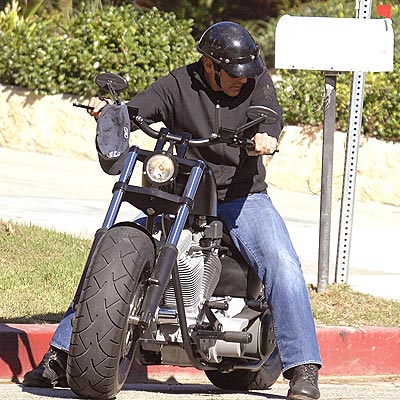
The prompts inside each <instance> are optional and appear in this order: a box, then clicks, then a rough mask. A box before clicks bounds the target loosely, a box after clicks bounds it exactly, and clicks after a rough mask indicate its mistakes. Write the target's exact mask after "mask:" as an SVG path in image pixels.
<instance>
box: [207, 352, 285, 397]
mask: <svg viewBox="0 0 400 400" xmlns="http://www.w3.org/2000/svg"><path fill="white" fill-rule="evenodd" d="M205 373H206V375H207V378H208V379H209V380H210V382H211V383H212V384H213V385H215V386H217V387H219V388H221V389H225V390H264V389H268V388H269V387H271V386H272V385H273V384H274V383H275V382H276V380H277V379H278V378H279V375H280V374H281V362H280V359H279V353H278V350H277V349H276V348H275V350H274V351H273V352H272V354H271V356H270V357H269V358H268V360H267V361H266V362H265V363H264V365H263V366H262V367H261V369H259V370H258V371H247V370H236V371H232V372H227V373H222V372H220V371H214V370H207V371H205Z"/></svg>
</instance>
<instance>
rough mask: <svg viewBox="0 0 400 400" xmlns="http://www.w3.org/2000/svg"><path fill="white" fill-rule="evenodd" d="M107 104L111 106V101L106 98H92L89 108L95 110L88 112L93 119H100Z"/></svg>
mask: <svg viewBox="0 0 400 400" xmlns="http://www.w3.org/2000/svg"><path fill="white" fill-rule="evenodd" d="M107 104H110V101H109V100H108V99H106V98H105V97H92V98H91V99H90V101H89V106H91V107H93V110H88V113H89V114H90V115H91V116H92V117H95V118H99V117H100V114H101V110H102V109H103V107H104V106H105V105H107Z"/></svg>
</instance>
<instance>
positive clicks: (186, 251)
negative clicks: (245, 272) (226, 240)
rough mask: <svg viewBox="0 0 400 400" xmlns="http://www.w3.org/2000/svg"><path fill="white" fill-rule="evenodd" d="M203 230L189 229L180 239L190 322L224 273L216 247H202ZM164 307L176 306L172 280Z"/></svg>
mask: <svg viewBox="0 0 400 400" xmlns="http://www.w3.org/2000/svg"><path fill="white" fill-rule="evenodd" d="M203 237H204V233H203V232H194V233H193V232H191V231H190V230H189V229H185V230H184V231H183V232H182V235H181V237H180V240H179V242H178V246H177V247H178V271H179V278H180V283H181V288H182V297H183V303H184V305H185V311H186V316H187V319H188V324H190V320H193V322H194V320H195V319H196V316H197V314H198V311H199V307H200V305H201V304H202V303H203V302H204V301H206V300H208V299H209V298H210V297H211V295H212V294H213V292H214V290H215V288H216V286H217V284H218V280H219V277H220V274H221V268H222V265H221V261H220V260H219V258H218V255H217V251H218V250H217V249H216V248H214V249H213V248H212V247H211V248H210V247H208V248H207V249H205V248H202V247H201V245H200V239H202V238H203ZM161 307H165V308H176V299H175V292H174V287H173V283H172V281H170V282H169V283H168V286H167V288H166V290H165V292H164V301H163V304H162V306H161Z"/></svg>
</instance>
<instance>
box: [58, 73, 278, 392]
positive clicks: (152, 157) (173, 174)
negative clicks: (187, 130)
mask: <svg viewBox="0 0 400 400" xmlns="http://www.w3.org/2000/svg"><path fill="white" fill-rule="evenodd" d="M96 82H97V84H98V85H99V86H100V87H101V88H103V89H108V90H109V91H110V93H111V95H112V96H113V98H114V102H115V104H116V105H117V106H125V105H121V102H120V101H119V99H118V94H117V93H118V92H120V91H121V90H123V89H124V88H125V87H126V86H127V83H126V80H125V79H124V78H122V77H121V76H119V75H115V74H111V73H104V74H99V75H98V76H97V77H96ZM74 105H77V106H79V107H85V108H88V106H83V105H79V104H74ZM125 107H126V106H125ZM247 116H248V119H249V122H248V123H246V124H245V125H243V126H241V127H238V128H237V129H236V130H229V129H223V128H221V129H220V130H219V132H216V133H211V134H210V137H209V138H207V139H204V138H202V139H195V138H192V137H191V135H190V134H184V135H177V134H174V133H172V132H169V131H168V130H167V129H166V128H161V129H160V131H159V132H157V131H155V130H153V129H152V128H151V127H150V126H149V125H148V124H147V123H146V122H145V121H144V120H143V118H142V117H141V116H140V115H138V110H137V109H133V108H129V118H130V120H131V122H132V123H133V125H134V126H135V127H136V128H139V129H141V130H142V131H143V132H145V133H146V134H147V135H149V136H150V137H152V138H154V139H156V145H155V148H154V150H152V151H150V150H144V149H141V148H139V147H138V146H135V145H133V146H131V147H130V148H129V152H128V155H127V157H126V160H125V163H124V167H123V170H122V173H121V175H120V177H119V180H118V181H117V182H116V183H115V185H114V189H113V196H112V200H111V203H110V206H109V208H108V211H107V214H106V217H105V219H104V222H103V225H102V227H101V228H100V229H99V230H98V231H97V232H96V235H95V239H94V241H93V245H92V249H91V251H90V254H89V257H88V261H87V263H86V267H85V272H84V274H83V278H82V280H81V283H80V288H79V289H78V291H77V294H78V293H79V295H78V297H77V298H76V299H75V307H74V309H75V317H74V319H73V332H72V337H71V343H70V350H69V354H68V363H67V370H66V372H67V380H68V384H69V386H70V387H71V389H72V390H73V391H74V392H75V393H76V394H77V395H78V396H79V397H81V398H93V399H111V398H114V397H115V396H116V395H117V393H118V392H119V391H120V389H121V387H122V385H123V384H124V382H125V380H126V379H127V376H128V373H129V370H130V368H131V365H132V362H133V361H135V362H137V363H139V364H141V365H175V366H181V367H195V368H197V369H200V370H204V371H205V374H206V375H207V377H208V379H209V380H210V381H211V382H212V383H213V384H214V385H215V386H217V387H220V388H223V389H227V390H250V389H266V388H268V387H270V386H271V385H272V384H273V383H274V382H275V381H276V380H277V378H278V377H279V375H280V372H281V366H280V360H279V354H278V351H277V347H276V344H275V340H274V339H275V336H274V330H273V324H272V317H271V314H270V311H269V309H268V306H267V303H266V300H265V298H264V296H263V285H262V283H261V281H260V280H259V278H258V276H257V275H256V273H255V272H254V271H253V270H252V268H250V267H249V266H248V265H247V263H246V261H245V260H244V259H243V257H242V256H241V255H240V253H239V252H238V250H237V249H236V248H235V246H234V245H233V243H232V242H231V240H230V237H229V234H228V233H227V232H226V231H225V229H224V226H223V223H222V221H220V220H218V218H217V212H216V211H217V190H216V182H215V178H214V175H213V173H212V171H211V169H209V168H208V167H207V165H206V164H205V163H204V162H203V161H201V160H192V159H188V158H186V157H185V155H186V151H187V149H188V148H189V147H191V146H193V147H196V146H212V145H214V144H217V143H226V144H227V145H229V146H240V147H245V148H250V149H251V148H252V147H253V146H254V142H253V141H252V140H250V139H247V138H245V137H243V136H242V133H243V131H245V130H246V129H248V128H249V127H251V126H254V125H256V124H258V123H261V122H263V123H274V122H276V119H277V115H276V113H275V112H274V111H273V110H271V109H269V108H267V107H258V106H251V107H249V109H248V110H247ZM100 118H101V117H100ZM138 165H142V168H143V172H142V176H143V182H142V185H141V186H135V185H131V184H130V179H131V176H132V173H133V170H134V168H135V167H137V166H138ZM123 202H127V203H129V204H131V205H132V206H134V207H136V208H137V209H140V210H141V211H142V212H143V213H144V214H145V216H146V218H144V219H145V223H138V222H132V221H127V222H118V223H116V219H117V216H118V212H119V210H120V206H121V204H122V203H123Z"/></svg>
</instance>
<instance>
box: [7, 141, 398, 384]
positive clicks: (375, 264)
mask: <svg viewBox="0 0 400 400" xmlns="http://www.w3.org/2000/svg"><path fill="white" fill-rule="evenodd" d="M116 179H117V177H115V176H108V175H106V174H104V173H103V172H102V171H101V168H100V166H99V164H98V163H97V162H95V161H89V160H82V159H69V158H61V157H55V156H49V155H43V154H38V153H28V152H19V151H16V150H11V149H6V148H0V182H1V185H0V210H1V211H0V219H1V220H5V221H8V220H10V221H15V222H25V223H32V224H36V225H40V226H43V227H48V228H54V229H56V230H59V231H65V232H69V233H72V234H74V235H79V236H83V237H89V238H91V237H93V235H94V232H95V231H96V229H97V228H99V227H100V226H101V225H102V222H103V218H104V215H105V212H106V210H107V207H108V204H109V201H110V199H111V190H112V187H113V184H114V182H115V181H116ZM134 179H135V180H136V182H138V180H139V179H140V177H139V176H135V177H134ZM269 193H270V195H271V197H272V199H273V201H274V203H275V206H276V207H277V208H278V210H279V211H280V213H281V214H282V216H283V217H284V219H285V221H286V223H287V226H288V229H289V232H290V234H291V237H292V240H293V243H294V246H295V248H296V250H297V252H298V254H299V257H300V259H301V261H302V264H303V269H304V273H305V277H306V280H307V282H309V283H314V284H316V283H317V275H318V267H317V264H318V235H319V234H318V232H319V222H318V221H319V196H316V195H311V194H304V193H296V192H288V191H282V190H279V189H277V188H273V187H271V188H270V189H269ZM339 208H340V204H335V205H334V207H333V210H332V235H331V238H332V244H331V265H330V277H331V278H330V281H331V282H333V277H334V272H335V271H334V269H335V253H336V240H337V226H338V220H339ZM136 214H137V210H135V209H133V208H132V207H130V206H127V207H126V208H123V209H122V210H121V218H120V219H129V220H131V219H133V218H134V216H135V215H136ZM399 227H400V209H399V208H398V207H393V206H388V205H383V204H378V203H359V202H357V203H356V205H355V212H354V225H353V236H352V244H351V258H350V274H349V284H350V285H351V286H352V287H353V288H354V289H356V290H359V291H362V292H366V293H370V294H373V295H375V296H381V297H388V298H394V299H398V300H400V290H399V287H400V270H399V262H398V254H397V251H396V250H397V246H398V238H399V230H400V228H399ZM55 327H56V326H55V325H41V326H37V325H14V324H0V379H6V380H10V379H14V380H17V379H18V378H19V377H20V376H23V374H24V373H25V372H26V371H27V370H30V369H31V368H32V367H33V366H34V365H36V364H37V363H38V362H39V361H40V360H41V358H42V356H43V354H44V352H45V351H46V350H47V348H48V342H49V340H50V337H51V335H52V333H53V331H54V329H55ZM318 339H319V342H320V346H321V353H322V357H323V361H324V368H323V370H322V371H321V374H323V375H324V374H325V375H353V376H354V375H384V374H399V375H400V328H384V329H382V328H368V327H367V328H362V329H353V328H335V327H331V328H319V329H318ZM16 355H17V357H16ZM183 370H184V371H183ZM180 373H189V375H190V376H191V377H192V378H193V379H197V377H199V378H200V377H201V379H204V376H203V373H202V372H199V371H197V370H194V369H191V368H189V369H177V368H175V369H174V368H172V367H171V368H170V367H165V366H163V367H162V368H160V367H149V368H147V369H146V371H145V374H146V376H153V375H152V374H154V377H160V376H161V375H162V376H165V375H168V374H170V375H173V376H177V375H179V374H180ZM136 375H138V371H136V372H135V373H134V374H132V376H136ZM139 375H140V374H139ZM154 379H156V378H154Z"/></svg>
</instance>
